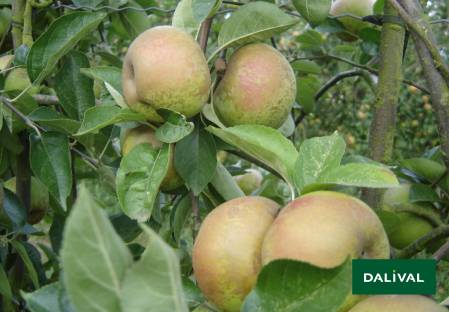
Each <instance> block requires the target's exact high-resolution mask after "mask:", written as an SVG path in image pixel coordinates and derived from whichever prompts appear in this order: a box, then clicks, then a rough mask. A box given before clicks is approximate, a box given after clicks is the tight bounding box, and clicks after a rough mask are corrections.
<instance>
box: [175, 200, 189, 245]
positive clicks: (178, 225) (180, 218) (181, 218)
mask: <svg viewBox="0 0 449 312" xmlns="http://www.w3.org/2000/svg"><path fill="white" fill-rule="evenodd" d="M191 207H192V203H191V199H190V196H188V195H187V196H184V197H183V198H182V199H181V200H180V201H179V203H178V205H177V208H176V211H175V217H174V220H173V231H174V235H175V241H176V242H177V243H178V245H179V244H180V242H181V233H182V230H183V229H184V225H185V223H186V221H187V219H188V217H189V215H190V210H191Z"/></svg>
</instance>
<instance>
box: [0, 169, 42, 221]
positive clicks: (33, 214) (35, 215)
mask: <svg viewBox="0 0 449 312" xmlns="http://www.w3.org/2000/svg"><path fill="white" fill-rule="evenodd" d="M5 188H7V189H9V190H10V191H12V192H13V193H15V192H16V177H14V178H11V179H9V180H8V181H6V182H5ZM30 200H31V202H30V213H29V215H28V217H27V222H28V224H31V225H33V224H36V223H38V222H39V221H41V220H42V219H43V218H44V217H45V215H46V214H47V209H48V205H49V204H50V199H49V195H48V190H47V188H46V187H45V186H44V185H43V184H42V183H41V182H40V181H39V180H38V179H37V178H36V177H31V198H30Z"/></svg>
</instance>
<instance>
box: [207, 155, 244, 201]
mask: <svg viewBox="0 0 449 312" xmlns="http://www.w3.org/2000/svg"><path fill="white" fill-rule="evenodd" d="M210 183H211V184H212V185H213V187H214V188H215V190H217V192H218V193H219V194H220V195H221V196H222V197H223V199H224V200H225V201H230V200H231V199H234V198H238V197H243V196H245V194H244V193H243V191H242V190H241V189H240V187H239V186H238V185H237V183H236V182H235V180H234V178H233V177H232V176H231V174H230V173H229V172H228V170H226V168H225V167H224V166H223V165H222V164H221V163H220V162H217V170H215V173H214V176H213V177H212V180H210Z"/></svg>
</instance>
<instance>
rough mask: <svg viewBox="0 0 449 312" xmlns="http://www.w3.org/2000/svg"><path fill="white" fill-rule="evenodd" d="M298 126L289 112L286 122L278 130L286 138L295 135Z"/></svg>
mask: <svg viewBox="0 0 449 312" xmlns="http://www.w3.org/2000/svg"><path fill="white" fill-rule="evenodd" d="M295 129H296V126H295V120H294V119H293V117H292V115H291V114H288V117H287V120H286V121H285V122H284V124H283V125H282V126H281V127H280V128H278V129H277V130H278V131H279V132H280V133H281V134H282V135H283V136H285V137H286V138H288V137H289V136H291V135H293V133H294V132H295Z"/></svg>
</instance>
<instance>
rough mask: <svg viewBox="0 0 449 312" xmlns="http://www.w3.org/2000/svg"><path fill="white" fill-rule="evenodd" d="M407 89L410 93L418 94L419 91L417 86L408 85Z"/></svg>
mask: <svg viewBox="0 0 449 312" xmlns="http://www.w3.org/2000/svg"><path fill="white" fill-rule="evenodd" d="M408 90H409V91H410V92H411V93H413V94H418V93H419V91H420V90H419V89H418V88H417V87H415V86H409V87H408Z"/></svg>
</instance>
